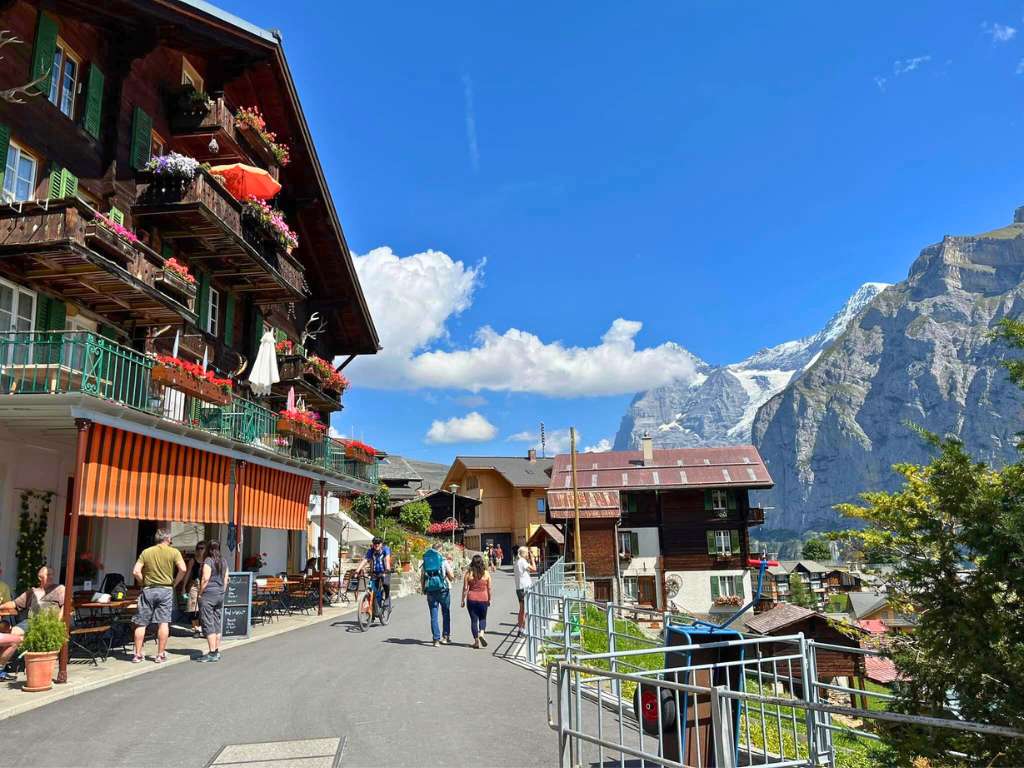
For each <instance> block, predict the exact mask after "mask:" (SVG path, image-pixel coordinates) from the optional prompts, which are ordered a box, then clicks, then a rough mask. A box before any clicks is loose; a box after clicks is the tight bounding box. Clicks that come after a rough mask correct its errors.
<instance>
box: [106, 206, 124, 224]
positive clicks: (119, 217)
mask: <svg viewBox="0 0 1024 768" xmlns="http://www.w3.org/2000/svg"><path fill="white" fill-rule="evenodd" d="M107 218H109V219H110V220H111V221H112V222H114V223H115V224H120V225H121V226H122V227H123V226H124V211H122V210H121V209H120V208H114V207H111V208H110V213H109V214H107Z"/></svg>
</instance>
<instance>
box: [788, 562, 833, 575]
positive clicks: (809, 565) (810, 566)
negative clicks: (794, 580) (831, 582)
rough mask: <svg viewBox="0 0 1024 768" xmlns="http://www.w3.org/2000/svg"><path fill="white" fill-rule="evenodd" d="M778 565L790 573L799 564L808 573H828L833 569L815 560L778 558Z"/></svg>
mask: <svg viewBox="0 0 1024 768" xmlns="http://www.w3.org/2000/svg"><path fill="white" fill-rule="evenodd" d="M779 565H781V566H782V567H783V568H785V569H786V572H787V573H792V572H793V571H794V570H796V568H797V566H801V565H802V566H803V567H804V569H805V570H806V571H807V572H808V573H828V572H829V571H831V570H834V569H833V567H832V566H827V565H822V564H821V563H819V562H818V561H817V560H780V561H779Z"/></svg>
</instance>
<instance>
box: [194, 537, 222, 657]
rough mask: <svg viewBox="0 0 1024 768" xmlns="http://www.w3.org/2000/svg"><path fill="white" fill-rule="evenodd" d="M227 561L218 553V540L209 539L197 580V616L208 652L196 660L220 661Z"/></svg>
mask: <svg viewBox="0 0 1024 768" xmlns="http://www.w3.org/2000/svg"><path fill="white" fill-rule="evenodd" d="M227 572H228V563H227V561H226V560H225V559H224V558H223V557H222V556H221V554H220V542H219V541H211V542H210V543H209V544H208V545H207V547H206V560H205V561H204V562H203V568H202V576H201V577H200V582H199V616H200V619H201V620H202V623H203V634H205V635H206V645H207V647H209V649H210V650H209V652H208V653H206V654H204V655H202V656H200V657H199V658H198V659H196V661H202V662H207V661H220V630H221V619H222V615H223V613H224V577H225V576H226V575H227Z"/></svg>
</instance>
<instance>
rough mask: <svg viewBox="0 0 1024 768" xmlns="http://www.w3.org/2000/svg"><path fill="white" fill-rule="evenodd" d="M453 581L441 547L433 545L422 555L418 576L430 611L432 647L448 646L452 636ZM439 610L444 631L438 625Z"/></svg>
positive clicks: (453, 575)
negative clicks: (421, 567) (451, 587)
mask: <svg viewBox="0 0 1024 768" xmlns="http://www.w3.org/2000/svg"><path fill="white" fill-rule="evenodd" d="M453 581H455V574H454V573H453V572H452V567H451V565H450V564H449V563H448V561H447V560H445V558H444V555H442V554H441V545H440V544H434V546H433V547H432V548H430V549H428V550H427V551H426V552H425V553H424V554H423V572H422V573H421V574H420V586H421V587H422V588H423V593H424V594H425V595H426V596H427V607H428V608H429V609H430V632H431V635H432V636H433V639H434V646H435V647H436V646H437V645H438V643H440V644H441V645H448V644H450V643H451V634H452V606H451V589H450V584H451V582H453ZM439 608H440V610H441V616H442V621H443V624H444V629H443V631H442V628H441V627H440V626H439V625H438V620H437V611H438V609H439Z"/></svg>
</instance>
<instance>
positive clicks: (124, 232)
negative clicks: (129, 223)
mask: <svg viewBox="0 0 1024 768" xmlns="http://www.w3.org/2000/svg"><path fill="white" fill-rule="evenodd" d="M96 221H97V222H98V223H99V225H100V226H101V227H103V228H104V229H109V230H110V231H111V232H113V233H114V234H115V235H117V236H118V237H120V238H122V239H124V240H127V241H128V242H129V243H137V242H139V238H137V237H136V236H135V233H134V232H132V231H131V230H130V229H128V227H126V226H124V225H123V224H118V223H117V222H116V221H114V220H113V219H111V218H108V217H107V216H104V215H103V214H102V213H97V214H96Z"/></svg>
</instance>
